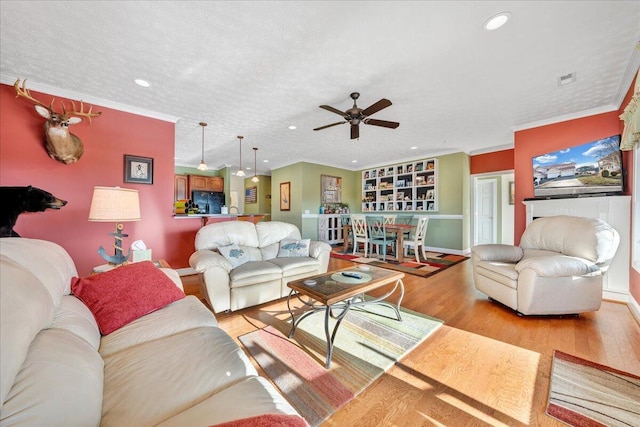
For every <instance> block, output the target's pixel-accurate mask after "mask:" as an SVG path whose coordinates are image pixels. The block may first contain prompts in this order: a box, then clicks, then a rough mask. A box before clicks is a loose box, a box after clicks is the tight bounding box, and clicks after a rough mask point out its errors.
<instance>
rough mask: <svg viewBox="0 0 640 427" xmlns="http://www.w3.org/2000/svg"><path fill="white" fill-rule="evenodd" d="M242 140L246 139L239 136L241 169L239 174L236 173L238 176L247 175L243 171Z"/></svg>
mask: <svg viewBox="0 0 640 427" xmlns="http://www.w3.org/2000/svg"><path fill="white" fill-rule="evenodd" d="M242 138H244V136H242V135H238V140H239V141H240V167H239V168H238V172H237V173H236V176H244V175H245V173H244V171H243V170H242Z"/></svg>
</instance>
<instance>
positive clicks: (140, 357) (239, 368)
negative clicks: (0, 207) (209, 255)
mask: <svg viewBox="0 0 640 427" xmlns="http://www.w3.org/2000/svg"><path fill="white" fill-rule="evenodd" d="M149 269H150V270H153V271H154V273H155V274H159V275H160V277H161V279H162V280H164V281H165V282H166V277H165V276H163V275H162V274H161V273H158V271H157V270H155V269H154V268H153V266H152V265H151V266H149ZM163 270H164V269H163ZM164 272H165V273H166V274H167V275H168V276H169V277H170V278H171V279H172V280H173V281H174V283H175V285H176V286H178V287H180V289H182V288H181V286H182V285H181V282H180V279H179V277H178V275H177V273H176V272H175V271H174V270H164ZM102 274H107V273H102ZM74 276H77V271H76V268H75V266H74V263H73V261H72V260H71V258H70V256H69V255H68V253H67V252H66V251H65V250H64V249H63V248H61V247H60V246H58V245H57V244H55V243H51V242H47V241H42V240H32V239H21V238H5V239H0V293H1V299H0V303H1V307H0V308H1V310H0V311H1V315H2V322H1V332H0V339H1V345H0V352H1V354H0V356H1V357H0V360H1V363H2V365H1V366H2V371H1V375H0V393H1V395H0V405H1V406H0V425H2V426H83V427H86V426H98V425H100V426H117V427H122V426H137V427H138V426H155V425H159V426H181V427H184V426H210V425H215V424H219V423H225V422H229V421H232V420H240V419H246V418H247V417H254V416H261V415H262V416H266V417H270V416H283V414H289V415H290V416H294V417H296V419H297V420H301V418H299V417H297V416H296V415H295V414H296V411H295V410H294V409H293V408H292V407H291V406H290V405H289V404H288V403H287V402H286V401H285V400H284V398H283V397H282V396H281V395H280V394H279V393H278V392H277V391H276V390H275V389H274V388H273V387H272V386H271V385H270V383H269V382H268V381H266V380H265V379H264V378H261V377H259V376H258V375H257V372H256V370H255V369H254V367H253V366H252V364H251V362H250V361H249V360H248V358H247V357H246V356H245V354H244V352H243V351H242V349H241V348H240V347H239V346H238V345H237V344H236V343H235V342H234V340H233V339H232V338H231V337H230V336H229V335H227V334H226V333H225V332H224V331H223V330H222V329H220V328H219V327H218V326H217V323H216V319H215V317H214V316H213V314H212V313H211V311H210V310H209V309H208V308H207V307H205V305H204V304H202V303H201V302H200V301H199V300H198V299H197V298H195V297H193V296H187V297H184V293H181V295H182V296H180V299H178V300H176V301H175V302H172V303H170V304H169V305H167V306H165V307H163V308H160V309H159V310H157V311H153V312H151V313H149V314H146V315H143V316H142V317H139V318H138V319H137V320H134V321H132V322H131V323H128V324H126V326H123V327H121V328H120V329H117V330H116V331H114V332H112V333H110V334H109V335H101V334H100V331H99V328H98V324H99V322H98V323H97V322H96V319H97V317H95V318H94V316H93V315H92V312H91V311H90V310H89V308H88V307H87V306H86V305H84V304H83V303H82V301H81V300H80V299H79V298H76V297H75V296H74V295H72V294H70V282H71V281H72V278H73V277H74ZM94 278H95V276H94ZM137 285H140V283H136V281H135V280H132V283H130V286H131V287H134V286H137ZM165 286H168V287H169V288H170V289H171V290H172V291H173V292H175V291H176V290H175V289H173V288H172V286H173V285H172V284H170V283H169V284H167V283H165ZM100 327H102V326H100ZM270 414H276V415H270ZM278 414H280V415H278Z"/></svg>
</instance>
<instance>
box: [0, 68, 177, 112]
mask: <svg viewBox="0 0 640 427" xmlns="http://www.w3.org/2000/svg"><path fill="white" fill-rule="evenodd" d="M15 82H16V80H15V79H14V78H13V77H9V76H7V75H6V74H0V83H2V84H6V85H8V86H13V85H14V83H15ZM29 90H33V91H36V92H42V93H46V94H48V95H53V96H59V97H62V98H68V99H74V100H82V102H86V103H88V104H92V105H100V106H102V107H107V108H111V109H114V110H118V111H124V112H125V113H131V114H136V115H139V116H145V117H150V118H152V119H158V120H162V121H164V122H171V123H176V122H177V121H178V120H180V117H176V116H172V115H169V114H163V113H158V112H157V111H150V110H145V109H143V108H138V107H132V106H131V105H126V104H121V103H119V102H114V101H110V100H108V99H103V98H98V97H95V96H91V95H87V94H84V93H80V92H75V91H71V90H67V89H61V88H58V87H54V86H49V85H46V84H43V83H38V82H37V81H34V80H29Z"/></svg>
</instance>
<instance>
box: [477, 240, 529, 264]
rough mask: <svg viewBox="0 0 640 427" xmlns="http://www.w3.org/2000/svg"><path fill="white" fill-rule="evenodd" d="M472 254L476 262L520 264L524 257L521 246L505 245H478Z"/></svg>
mask: <svg viewBox="0 0 640 427" xmlns="http://www.w3.org/2000/svg"><path fill="white" fill-rule="evenodd" d="M471 252H472V254H473V258H474V260H476V261H503V262H518V261H520V260H521V259H522V256H523V252H522V249H521V248H520V247H519V246H512V245H503V244H489V245H477V246H474V247H473V248H472V249H471Z"/></svg>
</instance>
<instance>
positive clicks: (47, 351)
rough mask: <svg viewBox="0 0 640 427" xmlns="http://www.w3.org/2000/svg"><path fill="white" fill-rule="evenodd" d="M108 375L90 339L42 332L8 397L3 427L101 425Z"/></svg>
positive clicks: (52, 330) (53, 331)
mask: <svg viewBox="0 0 640 427" xmlns="http://www.w3.org/2000/svg"><path fill="white" fill-rule="evenodd" d="M2 363H3V364H4V360H3V361H2ZM103 372H104V364H103V362H102V358H101V357H100V355H99V354H98V352H97V351H96V350H95V349H94V348H93V346H91V345H90V344H89V343H88V342H87V341H85V340H84V339H82V338H80V337H79V336H77V335H75V334H74V333H72V332H70V331H67V330H63V329H45V330H43V331H41V332H40V333H39V334H38V335H37V336H36V337H35V339H34V340H33V342H32V344H31V347H30V348H29V353H28V355H27V358H26V360H25V362H24V364H23V366H22V369H21V370H20V372H19V374H18V376H17V377H16V379H15V383H14V384H13V387H12V388H11V391H10V392H9V395H8V396H7V399H6V402H5V403H4V406H3V408H2V422H1V423H0V424H2V425H3V426H4V425H7V426H9V425H21V426H52V425H60V426H62V425H65V426H97V425H99V424H100V414H101V412H102V396H103V394H102V386H103Z"/></svg>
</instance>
